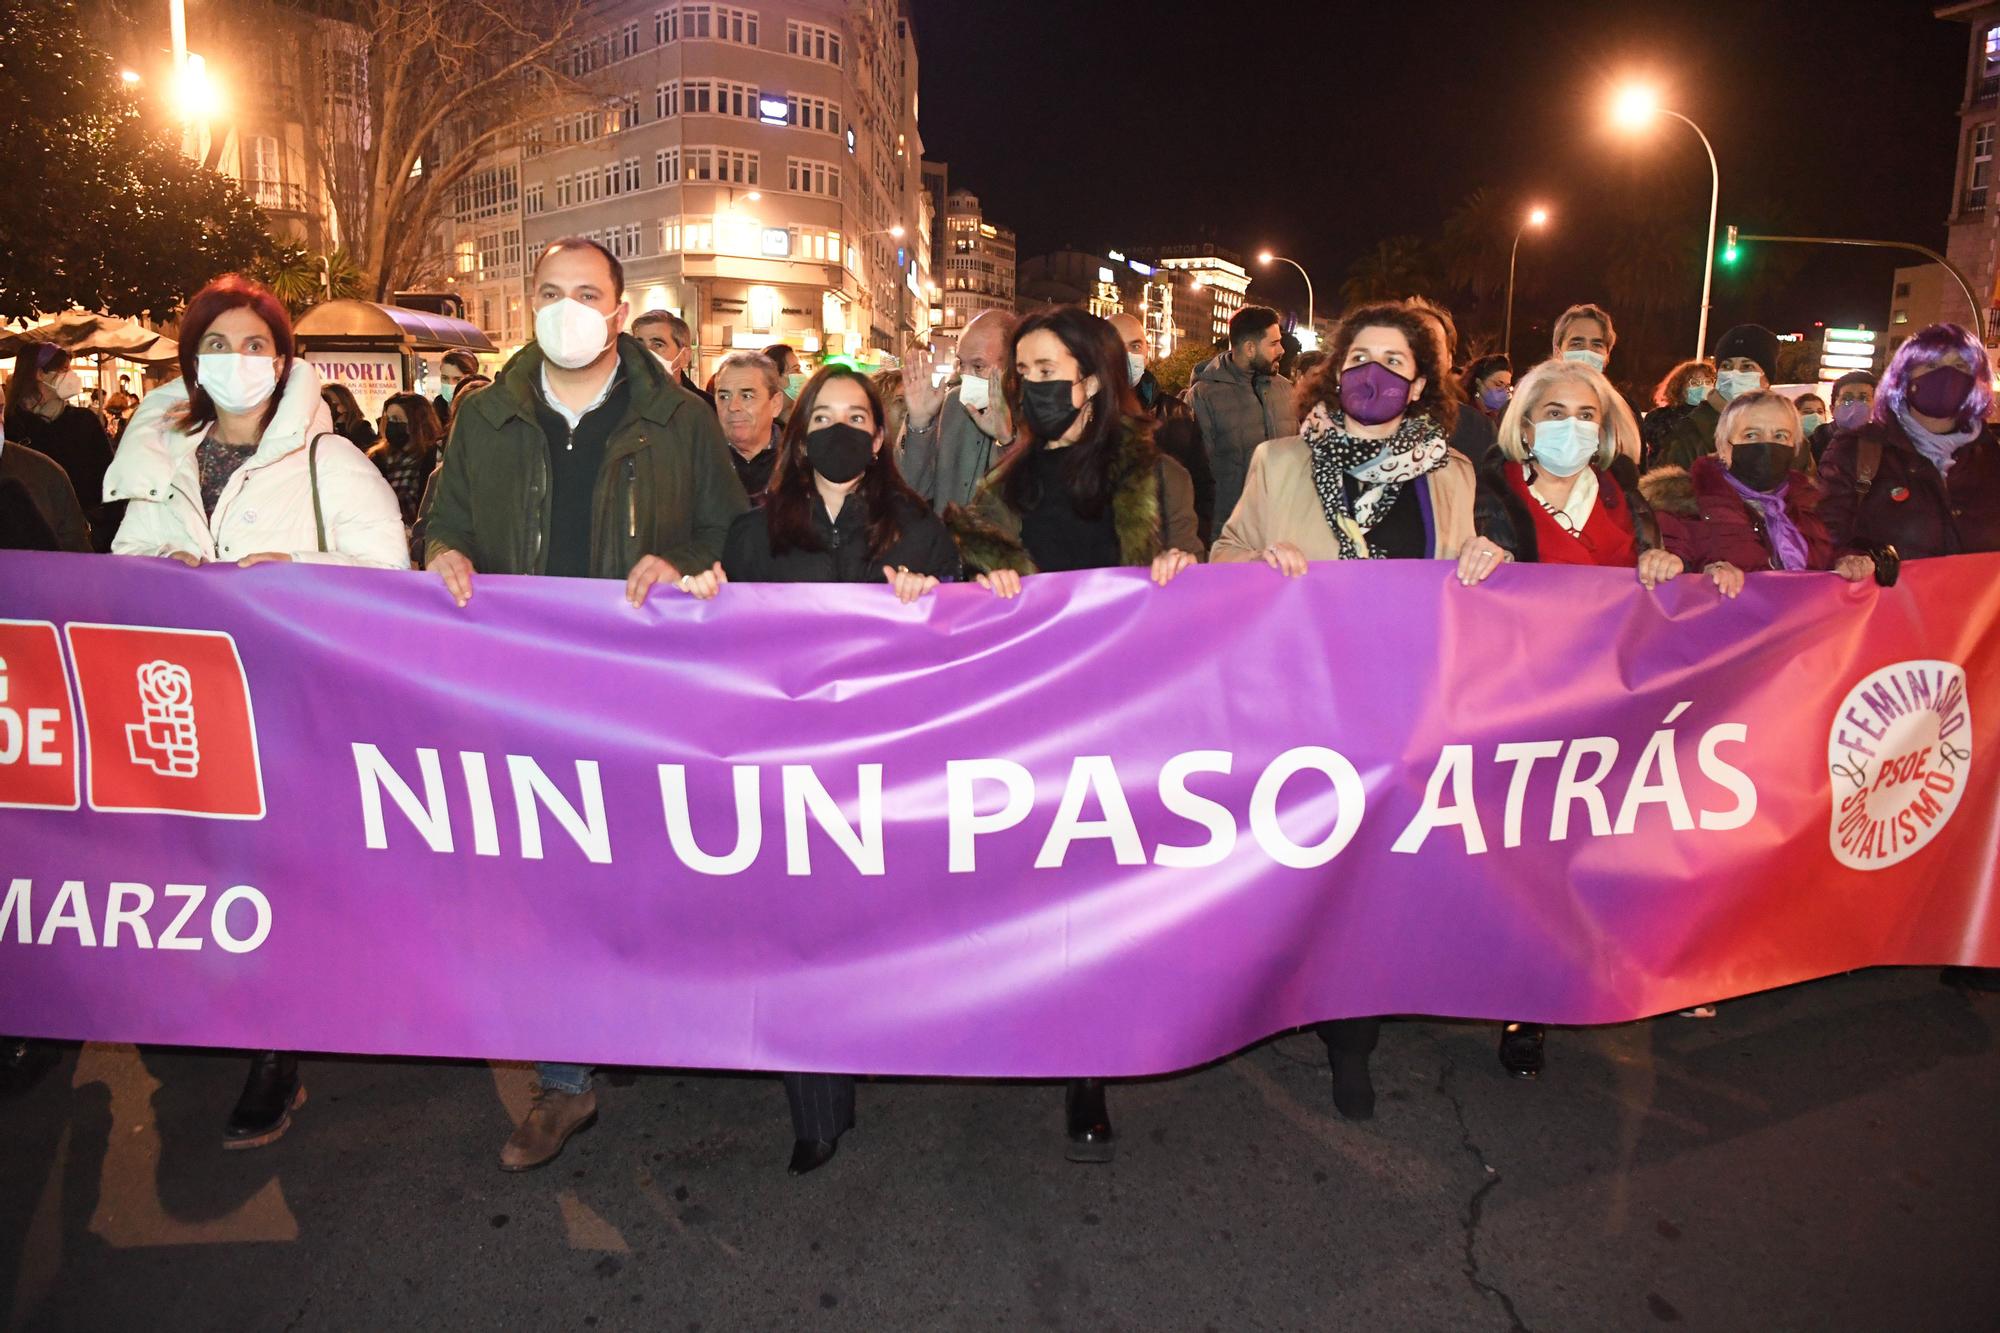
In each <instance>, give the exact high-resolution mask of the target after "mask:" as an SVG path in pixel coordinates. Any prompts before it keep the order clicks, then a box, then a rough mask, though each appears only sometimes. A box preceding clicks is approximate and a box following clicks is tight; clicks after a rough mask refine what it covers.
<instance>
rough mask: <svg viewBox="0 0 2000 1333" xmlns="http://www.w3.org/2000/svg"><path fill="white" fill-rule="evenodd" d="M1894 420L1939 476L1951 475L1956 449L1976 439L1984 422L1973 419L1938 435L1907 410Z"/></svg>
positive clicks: (1897, 414)
mask: <svg viewBox="0 0 2000 1333" xmlns="http://www.w3.org/2000/svg"><path fill="white" fill-rule="evenodd" d="M1896 422H1897V424H1898V425H1900V426H1902V428H1903V433H1904V434H1905V435H1907V436H1909V437H1910V444H1911V445H1912V446H1913V447H1915V449H1916V451H1917V452H1918V453H1920V454H1922V455H1923V456H1924V457H1925V458H1928V459H1929V460H1930V461H1931V466H1932V467H1934V468H1936V469H1937V470H1938V475H1939V476H1940V477H1948V476H1950V475H1951V465H1952V464H1953V463H1956V462H1957V461H1958V451H1959V450H1960V449H1963V448H1964V447H1965V446H1966V445H1968V444H1971V443H1972V442H1973V441H1974V440H1976V439H1978V438H1979V432H1980V429H1981V427H1982V426H1984V424H1985V423H1984V422H1980V421H1975V422H1973V423H1971V424H1970V425H1967V426H1960V427H1959V428H1958V429H1957V430H1954V431H1946V432H1945V433H1944V434H1942V435H1940V434H1938V433H1937V432H1936V431H1930V430H1925V429H1924V428H1923V427H1922V426H1921V425H1919V424H1917V422H1916V421H1914V420H1912V419H1911V417H1910V414H1909V413H1908V412H1907V411H1902V412H1898V413H1896Z"/></svg>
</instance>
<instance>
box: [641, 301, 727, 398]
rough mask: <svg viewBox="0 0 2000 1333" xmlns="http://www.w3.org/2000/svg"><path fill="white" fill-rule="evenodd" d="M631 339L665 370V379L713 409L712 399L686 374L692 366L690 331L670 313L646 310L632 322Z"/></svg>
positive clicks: (692, 346)
mask: <svg viewBox="0 0 2000 1333" xmlns="http://www.w3.org/2000/svg"><path fill="white" fill-rule="evenodd" d="M632 336H633V337H634V338H637V339H638V340H639V342H640V343H641V344H642V345H643V346H644V347H645V349H646V350H647V351H649V352H651V353H652V354H653V355H654V356H656V357H658V358H659V360H660V364H661V365H663V366H665V367H666V368H667V378H668V379H670V380H672V381H673V382H674V383H675V384H678V385H680V386H681V388H683V389H686V390H687V391H688V392H689V393H691V394H693V395H694V396H695V397H697V398H699V399H701V401H703V402H704V403H707V404H708V405H709V406H710V407H711V408H712V407H714V406H715V396H714V395H713V394H711V393H709V392H708V391H707V390H705V389H703V388H702V387H701V386H700V385H698V384H696V383H695V382H694V380H693V378H692V377H691V376H689V374H688V367H689V366H690V365H692V364H693V363H694V330H692V329H690V328H689V327H688V322H687V321H686V320H684V319H682V318H681V317H680V316H679V315H676V314H675V313H674V312H673V311H671V310H648V311H647V312H646V313H645V314H643V315H641V316H639V318H637V319H635V320H633V321H632Z"/></svg>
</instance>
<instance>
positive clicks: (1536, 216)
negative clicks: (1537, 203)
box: [1500, 208, 1549, 357]
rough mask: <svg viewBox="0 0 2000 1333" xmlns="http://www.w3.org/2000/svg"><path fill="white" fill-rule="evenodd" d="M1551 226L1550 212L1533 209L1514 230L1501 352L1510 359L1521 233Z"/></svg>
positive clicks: (1512, 343) (1509, 255) (1508, 258)
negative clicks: (1533, 228)
mask: <svg viewBox="0 0 2000 1333" xmlns="http://www.w3.org/2000/svg"><path fill="white" fill-rule="evenodd" d="M1548 225H1549V210H1548V209H1546V208H1531V209H1529V210H1528V216H1527V218H1526V219H1525V220H1523V221H1522V223H1521V225H1520V226H1518V227H1516V228H1514V248H1513V249H1512V250H1509V251H1508V252H1507V322H1506V326H1505V327H1506V332H1504V333H1502V334H1501V335H1500V350H1501V351H1502V352H1505V353H1506V354H1507V355H1508V356H1509V357H1512V356H1513V355H1514V260H1515V259H1516V258H1517V257H1518V256H1519V255H1520V253H1521V233H1522V232H1524V231H1526V230H1527V229H1528V228H1530V227H1536V228H1540V227H1546V226H1548Z"/></svg>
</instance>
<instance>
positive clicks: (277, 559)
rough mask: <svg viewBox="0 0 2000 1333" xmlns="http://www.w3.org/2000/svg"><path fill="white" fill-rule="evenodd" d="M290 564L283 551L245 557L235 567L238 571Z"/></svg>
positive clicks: (290, 560) (289, 558)
mask: <svg viewBox="0 0 2000 1333" xmlns="http://www.w3.org/2000/svg"><path fill="white" fill-rule="evenodd" d="M290 563H292V558H291V557H290V556H288V555H286V554H285V553H284V552H283V551H259V552H257V554H255V555H246V556H244V557H243V558H242V559H241V560H238V561H237V562H236V567H237V568H238V569H248V568H250V566H252V565H269V564H280V565H289V564H290Z"/></svg>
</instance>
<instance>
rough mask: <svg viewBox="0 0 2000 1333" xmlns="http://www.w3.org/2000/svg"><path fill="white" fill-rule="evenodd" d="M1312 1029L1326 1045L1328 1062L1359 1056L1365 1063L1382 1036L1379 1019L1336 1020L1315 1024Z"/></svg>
mask: <svg viewBox="0 0 2000 1333" xmlns="http://www.w3.org/2000/svg"><path fill="white" fill-rule="evenodd" d="M1313 1028H1314V1031H1316V1032H1318V1033H1319V1039H1320V1040H1321V1041H1323V1042H1325V1043H1326V1058H1327V1059H1328V1060H1343V1059H1347V1058H1348V1057H1350V1056H1359V1057H1360V1058H1361V1059H1362V1060H1363V1061H1366V1060H1367V1059H1368V1057H1369V1055H1370V1054H1372V1053H1373V1052H1374V1050H1375V1043H1376V1042H1377V1041H1378V1040H1380V1039H1381V1036H1382V1020H1381V1019H1379V1018H1336V1019H1334V1020H1333V1021H1332V1022H1330V1023H1316V1024H1314V1025H1313Z"/></svg>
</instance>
